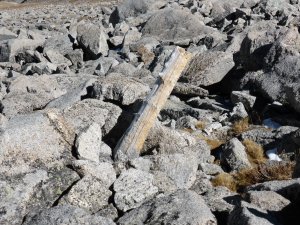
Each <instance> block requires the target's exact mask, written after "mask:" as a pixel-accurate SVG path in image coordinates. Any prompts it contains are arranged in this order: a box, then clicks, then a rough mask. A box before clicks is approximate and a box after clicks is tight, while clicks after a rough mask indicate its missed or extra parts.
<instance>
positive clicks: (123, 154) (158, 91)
mask: <svg viewBox="0 0 300 225" xmlns="http://www.w3.org/2000/svg"><path fill="white" fill-rule="evenodd" d="M191 57H192V54H191V53H188V52H186V51H185V50H184V49H183V48H180V47H176V48H175V50H174V51H173V53H172V54H171V56H170V59H169V61H168V62H167V63H166V64H165V66H164V70H163V71H162V72H161V73H160V74H159V75H160V76H159V77H158V79H157V81H156V83H155V85H154V87H153V88H152V91H151V92H150V93H149V95H148V96H147V98H146V100H145V101H144V103H143V105H142V107H141V109H140V110H139V112H138V113H137V114H136V116H135V118H134V120H133V122H132V123H131V125H130V127H129V128H128V129H127V131H126V132H125V134H124V135H123V137H122V138H121V139H120V141H119V142H118V144H117V146H116V147H115V149H114V151H113V156H114V159H115V160H116V161H127V160H129V159H133V158H136V157H138V156H139V154H140V151H141V149H142V147H143V145H144V142H145V140H146V138H147V136H148V133H149V131H150V129H151V127H152V126H153V124H154V122H155V120H156V118H157V116H158V114H159V112H160V110H161V109H162V107H163V106H164V105H165V103H166V101H167V99H168V97H169V95H170V94H171V92H172V90H173V88H174V86H175V85H176V83H177V81H178V79H179V77H180V75H181V73H182V72H183V70H184V68H185V67H186V66H187V64H188V63H189V61H190V59H191Z"/></svg>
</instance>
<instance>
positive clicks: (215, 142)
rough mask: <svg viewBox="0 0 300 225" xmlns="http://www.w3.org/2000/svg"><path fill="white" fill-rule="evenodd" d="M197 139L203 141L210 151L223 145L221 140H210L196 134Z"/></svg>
mask: <svg viewBox="0 0 300 225" xmlns="http://www.w3.org/2000/svg"><path fill="white" fill-rule="evenodd" d="M197 138H199V139H201V140H203V141H205V142H206V143H207V144H208V146H209V148H210V150H214V149H216V148H218V147H220V146H221V145H222V144H224V143H225V141H223V140H219V139H210V138H208V137H205V136H204V135H203V134H198V135H197Z"/></svg>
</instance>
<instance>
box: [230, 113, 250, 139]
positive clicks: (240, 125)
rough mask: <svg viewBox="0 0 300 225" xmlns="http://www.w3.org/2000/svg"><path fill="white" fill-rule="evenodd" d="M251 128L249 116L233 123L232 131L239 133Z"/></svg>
mask: <svg viewBox="0 0 300 225" xmlns="http://www.w3.org/2000/svg"><path fill="white" fill-rule="evenodd" d="M247 130H249V118H248V117H247V118H244V119H241V120H239V121H236V122H235V123H234V124H233V125H232V131H233V133H234V134H235V135H239V134H241V133H243V132H245V131H247Z"/></svg>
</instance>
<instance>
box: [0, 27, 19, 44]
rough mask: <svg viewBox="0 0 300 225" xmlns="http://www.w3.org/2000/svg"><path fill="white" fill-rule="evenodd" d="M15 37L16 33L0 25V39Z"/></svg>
mask: <svg viewBox="0 0 300 225" xmlns="http://www.w3.org/2000/svg"><path fill="white" fill-rule="evenodd" d="M14 38H17V35H16V34H15V33H13V32H11V31H10V30H8V29H7V28H6V27H0V41H4V40H8V39H14Z"/></svg>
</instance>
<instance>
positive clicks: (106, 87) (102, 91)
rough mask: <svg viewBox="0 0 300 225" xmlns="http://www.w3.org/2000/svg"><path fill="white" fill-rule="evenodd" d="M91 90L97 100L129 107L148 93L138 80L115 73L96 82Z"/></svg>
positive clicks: (147, 89) (148, 89)
mask: <svg viewBox="0 0 300 225" xmlns="http://www.w3.org/2000/svg"><path fill="white" fill-rule="evenodd" d="M124 84H126V85H124ZM93 89H94V93H95V97H96V98H97V99H106V100H114V101H118V102H120V103H121V104H122V105H130V104H132V103H134V102H135V101H136V100H138V99H141V98H144V97H145V96H146V94H147V93H148V92H149V91H150V88H149V87H148V85H145V84H144V83H142V82H141V81H139V80H138V79H134V78H129V77H125V76H123V75H122V74H115V73H114V74H110V75H109V76H107V77H105V78H101V79H99V80H98V81H96V83H95V84H94V86H93Z"/></svg>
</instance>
